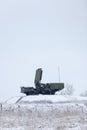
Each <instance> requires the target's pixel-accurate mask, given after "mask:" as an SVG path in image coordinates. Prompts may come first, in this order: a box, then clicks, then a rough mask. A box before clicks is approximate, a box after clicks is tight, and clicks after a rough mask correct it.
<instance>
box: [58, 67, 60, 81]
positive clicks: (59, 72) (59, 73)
mask: <svg viewBox="0 0 87 130" xmlns="http://www.w3.org/2000/svg"><path fill="white" fill-rule="evenodd" d="M58 80H59V83H60V67H59V66H58Z"/></svg>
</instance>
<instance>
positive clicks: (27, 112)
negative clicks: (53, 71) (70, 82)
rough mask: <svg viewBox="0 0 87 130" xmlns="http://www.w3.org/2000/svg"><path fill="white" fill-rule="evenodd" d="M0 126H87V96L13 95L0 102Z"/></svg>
mask: <svg viewBox="0 0 87 130" xmlns="http://www.w3.org/2000/svg"><path fill="white" fill-rule="evenodd" d="M0 130H87V98H86V97H76V96H61V95H60V96H59V95H50V96H49V95H37V96H21V97H20V96H16V97H13V98H11V99H9V100H7V101H6V102H5V103H3V104H0Z"/></svg>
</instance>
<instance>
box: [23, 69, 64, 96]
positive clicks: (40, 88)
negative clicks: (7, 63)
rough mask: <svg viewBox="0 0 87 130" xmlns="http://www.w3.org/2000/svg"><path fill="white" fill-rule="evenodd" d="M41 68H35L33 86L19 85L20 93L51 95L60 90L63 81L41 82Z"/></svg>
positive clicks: (62, 86)
mask: <svg viewBox="0 0 87 130" xmlns="http://www.w3.org/2000/svg"><path fill="white" fill-rule="evenodd" d="M42 72H43V71H42V69H41V68H39V69H37V70H36V74H35V80H34V84H35V87H24V86H22V87H21V93H24V94H26V95H38V94H43V95H52V94H55V92H56V91H60V90H62V89H63V88H64V83H46V84H44V83H41V79H42Z"/></svg>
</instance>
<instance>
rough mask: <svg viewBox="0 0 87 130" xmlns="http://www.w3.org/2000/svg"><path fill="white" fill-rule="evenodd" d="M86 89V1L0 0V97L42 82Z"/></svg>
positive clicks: (78, 91)
mask: <svg viewBox="0 0 87 130" xmlns="http://www.w3.org/2000/svg"><path fill="white" fill-rule="evenodd" d="M58 66H59V67H60V80H61V82H64V83H69V84H73V87H74V88H75V90H76V92H77V93H80V92H82V91H84V90H87V0H3V1H2V0H0V100H6V99H7V98H9V97H11V96H15V95H19V94H20V86H23V85H24V86H34V83H33V82H34V76H35V70H36V69H37V68H39V67H40V68H43V79H42V81H43V82H58Z"/></svg>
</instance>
